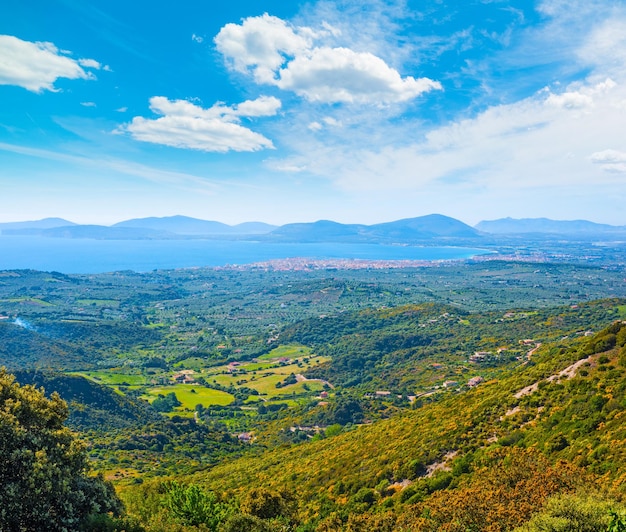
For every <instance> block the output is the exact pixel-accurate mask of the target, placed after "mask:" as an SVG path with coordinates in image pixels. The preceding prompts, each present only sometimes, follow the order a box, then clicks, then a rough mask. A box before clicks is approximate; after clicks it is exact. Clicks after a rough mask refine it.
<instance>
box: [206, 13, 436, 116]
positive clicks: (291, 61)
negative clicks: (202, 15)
mask: <svg viewBox="0 0 626 532" xmlns="http://www.w3.org/2000/svg"><path fill="white" fill-rule="evenodd" d="M340 33H341V32H340V30H338V29H337V28H334V27H333V26H331V25H330V24H328V23H326V24H322V29H321V30H314V29H312V28H309V27H305V26H301V27H295V26H292V25H290V24H288V23H287V22H285V21H284V20H282V19H279V18H277V17H273V16H270V15H268V14H265V15H263V16H261V17H250V18H247V19H245V20H244V21H243V22H242V24H241V25H237V24H227V25H226V26H224V27H223V28H222V29H221V31H220V32H219V33H218V35H217V36H216V37H215V44H216V45H217V49H218V50H219V51H220V52H221V53H222V54H223V55H224V57H225V58H226V60H227V62H228V63H229V64H230V65H231V67H232V68H233V69H235V70H236V71H238V72H242V73H248V72H250V73H252V75H253V77H254V79H255V81H256V82H257V83H265V84H271V85H276V86H277V87H279V88H280V89H283V90H288V91H292V92H295V93H296V94H298V95H299V96H302V97H304V98H306V99H307V100H309V101H313V102H323V103H337V102H342V103H373V104H389V103H396V102H404V101H407V100H411V99H413V98H416V97H417V96H419V95H420V94H422V93H424V92H428V91H431V90H440V89H441V88H442V87H441V84H440V83H439V82H437V81H433V80H431V79H428V78H419V79H415V78H414V77H411V76H407V77H404V78H403V77H401V75H400V73H399V72H398V71H397V70H396V69H394V68H392V67H390V66H389V65H388V64H387V63H386V62H385V61H384V60H383V59H381V58H380V57H377V56H376V55H374V54H372V53H369V52H356V51H354V50H352V49H350V48H346V47H330V46H322V45H315V44H314V43H315V42H316V41H317V40H320V39H324V38H325V37H332V38H335V37H337V36H339V35H340Z"/></svg>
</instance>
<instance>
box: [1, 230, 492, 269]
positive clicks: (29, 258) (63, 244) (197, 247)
mask: <svg viewBox="0 0 626 532" xmlns="http://www.w3.org/2000/svg"><path fill="white" fill-rule="evenodd" d="M485 253H489V251H487V250H484V249H477V248H465V247H418V246H393V245H381V244H344V243H314V244H299V243H274V242H271V243H270V242H258V241H228V240H92V239H69V238H68V239H65V238H45V237H37V236H28V237H25V236H0V270H13V269H32V270H41V271H57V272H61V273H105V272H112V271H122V270H133V271H137V272H146V271H152V270H161V269H175V268H194V267H203V266H208V267H216V266H226V265H244V264H251V263H256V262H265V261H269V260H276V259H289V258H296V257H298V258H307V259H315V260H324V259H346V260H350V259H363V260H378V261H387V260H413V261H439V260H458V259H467V258H471V257H473V256H476V255H482V254H485Z"/></svg>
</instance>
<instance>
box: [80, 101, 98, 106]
mask: <svg viewBox="0 0 626 532" xmlns="http://www.w3.org/2000/svg"><path fill="white" fill-rule="evenodd" d="M80 104H81V105H82V106H83V107H96V103H95V102H80Z"/></svg>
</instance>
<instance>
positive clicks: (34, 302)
mask: <svg viewBox="0 0 626 532" xmlns="http://www.w3.org/2000/svg"><path fill="white" fill-rule="evenodd" d="M0 303H31V304H32V305H40V306H42V307H53V306H54V305H53V304H52V303H48V302H47V301H44V300H43V299H37V298H34V297H14V298H11V299H0Z"/></svg>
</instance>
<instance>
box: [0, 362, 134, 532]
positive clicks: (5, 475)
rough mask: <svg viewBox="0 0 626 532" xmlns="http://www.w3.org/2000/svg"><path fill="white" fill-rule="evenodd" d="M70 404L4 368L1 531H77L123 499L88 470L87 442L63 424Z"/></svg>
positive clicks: (0, 391) (0, 379)
mask: <svg viewBox="0 0 626 532" xmlns="http://www.w3.org/2000/svg"><path fill="white" fill-rule="evenodd" d="M67 415H68V410H67V405H66V403H65V402H64V401H63V400H62V399H61V398H60V397H59V396H58V395H57V394H53V395H52V397H50V398H46V397H45V396H44V393H43V391H42V390H38V389H36V388H34V387H32V386H20V385H19V384H18V383H16V382H15V377H14V376H13V375H10V374H8V373H7V372H6V370H5V369H3V368H2V369H0V530H14V531H22V532H27V531H41V532H48V531H50V532H54V531H70V530H71V531H75V530H81V529H82V527H83V526H84V523H85V522H86V519H87V518H88V517H89V516H92V515H95V514H105V513H108V512H112V513H113V514H115V515H119V513H120V512H121V509H122V507H121V503H120V501H119V499H118V498H117V497H116V496H115V493H114V491H113V488H112V486H111V485H110V484H108V483H106V482H104V481H103V480H102V479H101V478H99V477H90V476H88V474H87V472H88V471H87V457H86V453H85V448H84V446H83V445H82V444H81V443H80V442H79V441H78V440H77V439H76V438H75V436H74V434H73V433H72V432H71V431H70V430H69V429H68V428H67V427H65V426H64V425H63V423H64V422H65V420H66V419H67Z"/></svg>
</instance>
